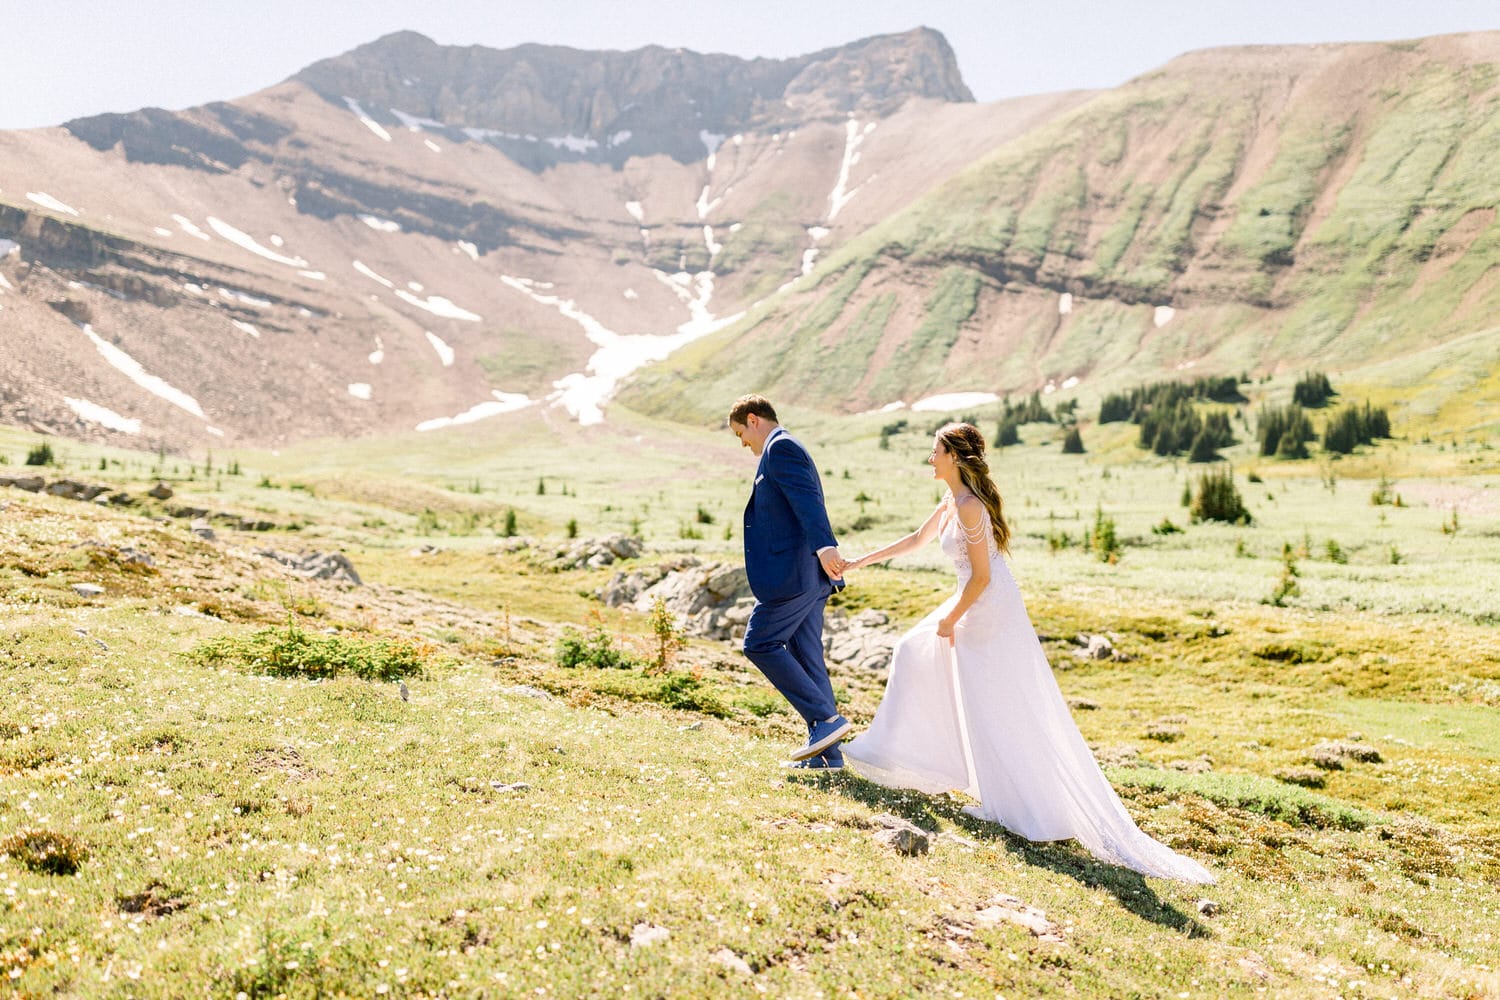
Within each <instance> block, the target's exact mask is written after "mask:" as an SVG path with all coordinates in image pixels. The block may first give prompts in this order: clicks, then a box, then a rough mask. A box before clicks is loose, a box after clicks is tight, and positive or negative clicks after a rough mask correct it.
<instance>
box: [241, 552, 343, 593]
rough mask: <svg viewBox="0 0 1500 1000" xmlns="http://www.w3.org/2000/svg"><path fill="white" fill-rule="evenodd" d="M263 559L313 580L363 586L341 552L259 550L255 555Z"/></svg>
mask: <svg viewBox="0 0 1500 1000" xmlns="http://www.w3.org/2000/svg"><path fill="white" fill-rule="evenodd" d="M255 554H256V555H258V556H261V557H262V558H265V559H271V560H274V561H276V562H279V563H281V565H283V566H286V567H287V568H289V569H291V570H292V571H293V572H295V573H298V574H301V575H302V576H305V577H308V578H310V579H314V580H342V581H344V582H346V583H352V584H354V585H355V586H356V587H359V586H363V585H364V584H363V581H361V580H360V578H359V574H358V573H357V572H355V570H354V564H353V563H351V562H350V561H349V557H348V556H346V555H344V554H343V553H342V552H304V553H300V554H298V555H292V554H290V553H286V552H277V551H276V550H275V549H259V550H257V551H256V553H255Z"/></svg>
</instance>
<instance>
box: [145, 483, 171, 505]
mask: <svg viewBox="0 0 1500 1000" xmlns="http://www.w3.org/2000/svg"><path fill="white" fill-rule="evenodd" d="M146 495H147V496H148V497H153V498H154V499H157V500H170V499H172V487H170V486H168V485H167V484H166V483H163V482H161V481H158V482H157V484H156V485H155V486H153V487H151V488H150V489H149V490H147V491H146Z"/></svg>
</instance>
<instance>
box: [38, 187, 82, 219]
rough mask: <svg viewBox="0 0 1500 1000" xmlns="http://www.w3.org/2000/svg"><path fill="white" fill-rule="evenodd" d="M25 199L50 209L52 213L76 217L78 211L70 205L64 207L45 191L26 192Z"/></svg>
mask: <svg viewBox="0 0 1500 1000" xmlns="http://www.w3.org/2000/svg"><path fill="white" fill-rule="evenodd" d="M26 199H27V200H28V201H32V202H35V203H36V204H38V205H40V206H42V207H43V208H50V209H52V211H54V212H62V213H64V214H66V215H78V214H79V212H78V209H76V208H73V207H72V206H70V205H64V204H63V203H62V202H60V201H58V200H57V199H56V198H54V197H52V196H51V195H50V194H48V193H47V192H45V191H27V192H26Z"/></svg>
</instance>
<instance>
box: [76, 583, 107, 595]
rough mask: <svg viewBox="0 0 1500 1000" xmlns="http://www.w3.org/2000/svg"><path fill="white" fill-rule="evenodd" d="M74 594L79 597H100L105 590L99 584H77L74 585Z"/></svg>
mask: <svg viewBox="0 0 1500 1000" xmlns="http://www.w3.org/2000/svg"><path fill="white" fill-rule="evenodd" d="M73 593H75V594H77V595H78V596H79V597H98V596H99V595H100V594H102V593H104V588H103V587H101V586H99V585H98V584H97V583H75V584H73Z"/></svg>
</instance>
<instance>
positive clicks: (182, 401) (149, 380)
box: [79, 323, 203, 419]
mask: <svg viewBox="0 0 1500 1000" xmlns="http://www.w3.org/2000/svg"><path fill="white" fill-rule="evenodd" d="M79 329H80V330H82V331H83V332H84V333H85V334H86V335H87V336H88V338H89V340H91V341H93V343H94V347H95V348H96V349H97V350H98V351H99V353H100V354H101V355H103V356H104V360H105V361H108V362H109V363H110V364H111V365H113V366H114V368H115V369H116V370H118V371H119V372H121V373H122V374H123V375H124V376H125V377H126V378H128V379H130V381H132V382H134V383H135V384H136V385H138V386H140V387H141V388H142V389H145V390H146V391H147V392H149V393H151V394H152V395H153V396H158V397H160V398H162V399H165V400H166V401H167V402H169V403H171V404H172V405H173V406H175V407H177V408H178V409H181V410H186V411H187V412H188V413H191V414H192V415H193V416H195V417H198V418H200V419H203V407H201V406H199V405H198V401H197V400H196V399H194V398H193V397H192V396H189V395H188V394H187V393H185V392H183V391H182V390H181V389H177V388H174V387H173V386H171V385H169V384H168V383H167V381H166V380H165V379H162V378H159V377H157V376H155V375H152V374H151V373H150V372H148V371H146V369H145V368H143V367H142V366H141V363H140V362H139V361H137V360H135V358H132V357H131V356H130V355H128V354H126V353H125V352H124V351H122V350H120V349H119V348H118V347H116V346H115V345H114V344H111V343H110V342H109V341H107V340H105V339H104V338H102V337H100V336H99V335H98V334H97V333H95V332H94V328H93V327H92V326H90V325H89V324H87V323H81V324H79Z"/></svg>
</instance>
